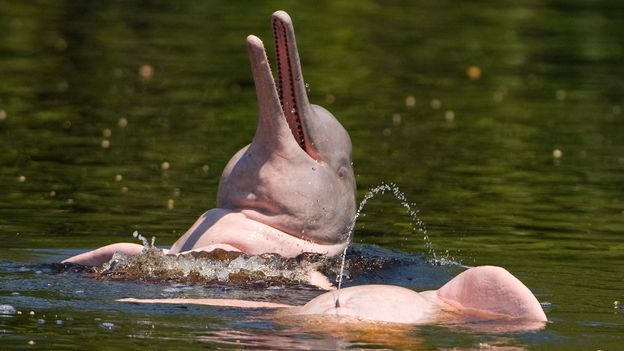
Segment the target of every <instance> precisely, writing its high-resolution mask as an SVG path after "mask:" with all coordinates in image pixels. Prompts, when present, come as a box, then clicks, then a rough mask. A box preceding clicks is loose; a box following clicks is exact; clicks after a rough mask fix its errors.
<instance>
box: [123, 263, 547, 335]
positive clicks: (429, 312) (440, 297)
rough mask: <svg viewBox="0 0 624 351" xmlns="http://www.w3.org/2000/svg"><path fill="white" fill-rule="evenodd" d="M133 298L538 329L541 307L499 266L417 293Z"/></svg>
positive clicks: (385, 290) (394, 289) (376, 288)
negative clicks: (289, 300)
mask: <svg viewBox="0 0 624 351" xmlns="http://www.w3.org/2000/svg"><path fill="white" fill-rule="evenodd" d="M118 301H122V302H135V303H169V304H199V305H211V306H229V307H240V308H277V309H284V311H283V313H282V314H286V315H304V316H338V317H346V318H351V319H355V320H356V321H371V322H388V323H405V324H431V323H439V324H460V323H467V322H470V323H472V322H475V321H501V322H506V323H507V322H512V323H513V326H514V328H515V329H535V328H540V327H542V326H543V325H544V323H545V322H546V321H547V319H546V315H545V314H544V311H543V309H542V306H541V305H540V303H539V302H538V301H537V299H536V298H535V296H534V295H533V294H532V293H531V291H530V290H529V289H528V288H527V287H526V286H525V285H524V284H522V282H521V281H520V280H518V279H517V278H516V277H514V276H513V275H512V274H511V273H509V272H508V271H507V270H505V269H504V268H501V267H495V266H479V267H474V268H470V269H468V270H466V271H464V272H462V273H460V274H459V275H457V276H456V277H455V278H453V279H451V281H449V282H448V283H446V284H445V285H444V286H442V287H441V288H440V289H438V290H429V291H423V292H420V293H417V292H415V291H413V290H410V289H406V288H403V287H399V286H394V285H359V286H352V287H349V288H344V289H341V290H340V291H337V290H334V291H330V292H326V293H324V294H321V295H319V296H317V297H315V298H314V299H312V300H310V301H309V302H308V303H306V304H305V305H303V306H292V305H287V304H281V303H273V302H264V301H248V300H230V299H187V298H173V299H136V298H126V299H121V300H118Z"/></svg>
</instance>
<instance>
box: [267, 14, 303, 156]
mask: <svg viewBox="0 0 624 351" xmlns="http://www.w3.org/2000/svg"><path fill="white" fill-rule="evenodd" d="M273 36H274V38H275V56H276V58H277V76H278V95H279V100H280V104H281V106H282V111H283V112H284V117H286V121H287V122H288V126H289V127H290V131H291V132H292V134H293V138H295V141H296V142H297V143H298V144H299V146H300V147H301V149H303V150H304V151H306V145H305V134H304V131H303V125H302V122H301V116H300V109H299V106H298V104H297V99H296V94H295V79H294V77H293V73H292V64H291V62H290V53H289V47H288V37H287V35H286V28H284V26H283V24H282V23H280V22H279V21H278V20H275V21H273ZM282 51H284V53H283V54H282ZM284 56H285V57H284ZM285 76H286V77H285ZM286 79H287V81H286ZM298 79H299V77H297V80H298ZM286 94H288V96H285V95H286ZM286 99H288V101H287V100H286ZM288 105H291V106H292V108H291V109H288V108H287V106H288Z"/></svg>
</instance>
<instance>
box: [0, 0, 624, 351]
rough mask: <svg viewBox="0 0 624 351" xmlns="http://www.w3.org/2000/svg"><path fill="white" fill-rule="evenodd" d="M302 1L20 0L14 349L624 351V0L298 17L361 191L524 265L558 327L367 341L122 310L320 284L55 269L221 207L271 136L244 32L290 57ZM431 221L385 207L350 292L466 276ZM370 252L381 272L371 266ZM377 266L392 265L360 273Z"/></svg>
mask: <svg viewBox="0 0 624 351" xmlns="http://www.w3.org/2000/svg"><path fill="white" fill-rule="evenodd" d="M279 7H282V6H280V4H279V3H274V4H270V5H267V4H258V5H255V6H250V5H246V6H243V5H240V4H237V3H234V2H194V1H176V2H175V3H173V2H162V3H160V2H140V3H127V2H122V1H110V2H106V3H92V2H83V1H63V2H47V1H42V2H37V3H28V2H15V1H13V2H9V1H1V0H0V8H2V11H1V12H0V23H1V24H0V26H1V27H2V33H3V34H4V35H2V36H1V37H0V76H1V77H2V78H1V83H0V239H1V240H2V245H0V246H1V247H0V305H10V306H12V307H13V308H14V309H15V310H16V313H15V314H10V315H7V316H5V315H2V316H0V332H1V333H2V334H0V335H2V344H3V349H4V348H7V349H17V348H24V347H28V348H33V349H72V348H75V347H76V346H75V345H80V347H81V348H92V349H124V350H134V349H150V348H154V345H158V347H160V348H163V349H171V350H176V349H197V348H218V347H229V348H241V347H242V346H243V345H246V346H248V347H250V348H265V349H293V348H306V347H307V348H312V349H336V348H348V347H369V348H372V347H386V348H400V349H401V348H402V349H418V348H420V349H440V348H448V349H450V348H458V349H469V348H479V347H483V348H484V347H487V346H488V345H490V346H510V347H517V348H521V349H522V348H529V349H545V350H553V349H562V350H569V349H602V350H617V349H619V348H621V345H622V343H623V341H624V340H623V337H622V335H624V310H623V309H622V306H621V301H623V300H624V297H623V296H622V292H623V291H624V270H623V269H622V267H624V245H623V244H622V240H621V238H622V233H623V232H624V200H623V199H624V197H623V196H622V195H623V193H624V191H623V188H622V184H624V158H623V155H624V138H622V135H624V112H623V111H622V109H623V108H624V86H623V84H624V83H623V80H622V79H621V77H624V68H623V67H622V65H621V62H623V61H624V50H623V46H624V43H623V42H622V35H621V28H624V25H623V23H622V22H623V21H624V8H623V7H622V4H621V3H620V2H615V1H594V2H591V3H588V2H580V1H566V2H561V1H546V2H535V1H522V2H519V3H514V4H508V3H500V2H494V1H478V2H447V1H441V2H425V1H415V2H414V1H410V2H408V1H392V2H384V3H377V2H372V1H358V2H357V3H353V4H350V3H342V2H340V3H337V2H314V3H311V4H306V3H301V4H299V3H297V4H294V3H293V4H291V3H288V4H285V5H284V7H283V8H284V9H285V10H287V11H288V12H289V13H290V14H291V16H292V17H293V19H294V22H295V28H296V30H297V38H298V47H299V50H300V54H301V59H302V64H303V72H304V75H305V78H306V83H308V84H310V86H311V87H313V89H311V90H310V100H311V101H312V102H313V103H317V104H321V105H323V106H325V107H327V108H328V109H329V110H330V111H332V113H333V114H334V115H336V116H337V117H338V118H339V120H340V121H341V123H342V124H343V125H344V126H345V128H346V129H347V130H348V131H349V133H350V135H351V138H352V141H353V145H354V149H353V162H354V167H355V172H356V179H357V183H358V200H361V199H363V198H364V197H365V195H366V193H367V191H368V189H370V188H373V187H375V186H377V185H378V184H380V182H382V181H384V182H385V183H386V184H390V183H393V184H396V185H397V186H399V187H400V189H401V190H402V192H403V193H404V194H405V195H406V198H408V199H410V200H412V201H416V202H417V206H414V207H413V210H414V211H418V217H419V218H420V219H421V220H422V221H423V223H425V224H426V229H427V232H426V234H427V235H428V237H429V239H430V241H431V245H432V247H433V248H435V252H436V255H438V258H440V256H442V257H446V255H447V254H446V251H448V257H451V258H453V259H454V260H455V261H457V262H459V263H461V264H463V265H471V266H472V265H481V264H495V265H500V266H503V267H506V268H507V269H508V270H510V271H511V272H512V273H513V274H514V275H516V276H518V277H519V278H520V279H521V280H522V281H523V282H525V283H526V285H527V286H529V287H530V288H531V289H532V291H533V292H534V293H535V294H536V295H537V297H538V299H539V300H540V301H541V302H543V303H544V306H545V307H546V310H547V311H546V312H547V315H548V317H549V319H550V320H551V323H549V324H548V325H547V326H546V327H545V328H544V329H543V330H540V331H535V332H530V333H522V332H519V333H493V332H491V331H490V332H488V331H484V330H467V329H461V328H448V327H437V326H425V327H409V328H392V329H390V328H378V329H374V330H351V329H348V328H344V327H343V328H341V326H339V325H338V326H332V327H330V326H327V325H313V324H308V325H300V324H291V323H283V322H280V320H279V319H276V318H274V316H273V315H271V314H270V313H266V312H263V311H239V310H233V309H226V308H210V307H186V308H184V307H179V306H137V305H132V304H121V303H116V302H114V300H115V299H116V298H123V297H130V296H132V297H145V298H149V297H171V296H189V297H201V296H204V297H219V296H220V297H233V298H254V299H260V300H268V301H289V302H292V303H301V302H304V301H307V300H308V299H310V298H312V297H313V296H315V295H316V294H318V291H315V290H313V289H310V288H309V287H303V286H301V287H299V286H295V287H291V286H289V285H290V284H288V286H287V285H284V284H282V285H284V286H283V287H281V288H280V287H279V286H277V285H275V286H271V287H264V286H263V287H259V288H254V287H253V286H228V285H217V286H206V285H203V284H193V283H191V282H158V283H148V282H138V281H132V280H121V281H117V280H104V279H94V278H93V277H92V275H91V273H89V272H75V271H72V270H68V271H64V270H58V269H57V268H58V267H53V266H50V265H49V264H50V263H51V262H59V261H60V260H61V259H63V258H66V257H68V256H70V255H72V254H75V253H78V252H81V251H84V250H85V249H87V248H93V247H97V246H101V245H105V244H109V243H113V242H121V241H134V239H133V238H132V237H131V233H132V232H134V231H135V230H136V231H138V232H140V233H141V234H143V235H144V236H146V237H148V238H149V237H150V236H157V238H158V240H157V241H158V245H163V246H164V245H170V244H172V243H173V242H174V241H175V240H176V239H177V238H178V237H179V236H180V235H181V233H183V232H184V231H185V230H186V229H187V228H188V227H189V226H190V224H191V223H193V222H194V221H195V219H196V218H197V217H198V216H199V215H201V214H202V213H203V212H204V211H205V210H207V209H209V208H211V207H214V205H215V198H216V189H217V184H218V179H219V175H220V172H221V170H222V169H223V167H224V165H225V163H226V162H227V160H228V159H229V158H230V157H231V155H232V154H233V153H234V152H236V150H238V149H239V148H240V147H242V146H243V145H245V144H247V143H248V142H249V141H250V139H251V137H252V135H253V132H254V129H255V115H256V111H257V106H256V99H255V96H254V90H253V84H252V79H251V74H250V70H249V67H248V59H247V56H246V50H245V45H244V40H245V37H246V36H247V35H248V34H250V33H254V34H258V35H259V36H260V37H262V38H263V39H264V40H265V43H267V44H269V42H270V40H269V38H270V35H271V28H270V19H269V16H270V14H271V13H272V12H273V11H274V10H275V9H277V8H279ZM267 46H268V47H270V45H267ZM269 55H271V53H269ZM413 226H414V224H413V222H412V218H411V217H410V215H409V214H408V213H407V212H406V210H405V208H404V207H402V206H401V205H399V204H397V201H396V200H395V198H394V197H393V195H390V194H388V195H384V196H377V197H375V200H374V201H370V202H369V203H368V205H367V207H366V216H361V217H360V218H359V219H358V223H357V225H356V227H355V232H354V236H353V241H354V244H355V248H354V249H353V250H355V251H354V253H353V254H349V256H348V259H347V269H346V273H345V276H348V277H349V279H347V280H346V282H347V283H348V284H360V283H368V282H387V283H396V284H399V285H402V286H408V287H411V288H414V289H417V290H423V289H430V288H435V287H438V286H440V285H442V284H443V283H444V282H445V281H446V280H448V279H450V277H451V276H453V275H454V274H456V273H457V271H458V270H459V268H458V267H456V266H453V265H451V266H435V265H430V264H428V263H427V261H426V259H423V258H422V257H426V258H430V256H429V253H428V249H427V248H426V247H425V246H424V245H423V236H424V235H423V233H422V232H415V231H414V230H413ZM357 250H362V254H361V256H362V257H363V259H365V262H366V263H365V264H362V265H358V264H357V261H353V263H352V265H351V266H349V258H350V257H355V256H357V255H358V251H357ZM375 250H382V251H375ZM397 250H400V252H397ZM351 255H354V256H351ZM393 255H398V257H395V256H393ZM378 259H379V262H382V264H381V268H375V269H373V270H371V271H367V270H365V269H363V270H359V271H358V270H355V269H354V268H357V267H360V266H366V265H374V263H375V262H378ZM388 260H389V261H388ZM383 262H386V263H383ZM339 266H340V264H339V262H336V266H335V267H339ZM374 267H377V266H374ZM336 269H337V268H336ZM330 273H331V272H330ZM337 275H338V272H337V271H336V272H333V276H337ZM295 285H296V284H295ZM616 301H619V302H620V304H615V302H616ZM7 311H8V309H7ZM30 311H33V312H34V315H30ZM18 312H21V314H18ZM39 319H43V320H45V323H43V324H40V323H38V320H39ZM57 320H60V321H62V323H61V324H57V323H56V321H57ZM103 323H111V324H110V325H114V326H115V327H114V328H112V329H108V328H102V327H101V325H102V324H103ZM107 325H109V324H104V326H107ZM31 342H32V343H31Z"/></svg>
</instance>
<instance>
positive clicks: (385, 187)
mask: <svg viewBox="0 0 624 351" xmlns="http://www.w3.org/2000/svg"><path fill="white" fill-rule="evenodd" d="M387 191H389V192H392V194H393V195H394V197H395V198H396V199H397V200H398V201H399V203H400V204H401V206H403V207H404V208H405V210H406V211H407V214H408V215H409V216H410V218H411V219H412V231H419V232H422V233H423V235H424V237H423V240H424V242H425V247H426V249H427V253H428V254H429V256H431V258H430V261H432V262H435V263H442V261H440V260H438V258H437V257H436V253H435V251H434V250H433V247H432V245H431V241H430V240H429V237H428V236H427V228H426V227H425V224H424V223H423V222H422V221H421V220H420V219H419V218H418V213H417V211H414V210H412V205H410V203H409V202H408V201H407V199H406V198H405V194H403V193H402V192H401V189H399V187H398V186H397V185H396V184H385V183H382V184H381V185H378V186H376V187H373V188H371V189H369V190H368V193H366V195H364V198H363V199H362V200H361V201H360V205H359V206H358V209H357V211H356V212H355V216H354V217H353V222H352V224H351V227H350V229H349V238H348V240H347V241H348V243H349V244H351V242H352V241H353V233H354V230H355V225H356V223H357V220H358V218H360V216H361V215H362V210H363V209H364V207H365V206H366V204H368V201H369V200H371V199H372V198H373V197H374V196H375V195H377V194H381V195H383V194H385V193H386V192H387ZM348 250H349V245H347V246H346V247H345V249H344V251H343V252H342V255H341V261H340V271H339V274H338V279H337V280H338V293H340V288H341V287H342V278H343V276H344V268H345V266H346V259H347V251H348ZM339 296H340V295H339V294H338V295H336V307H338V306H339V305H340V302H339V299H340V298H339Z"/></svg>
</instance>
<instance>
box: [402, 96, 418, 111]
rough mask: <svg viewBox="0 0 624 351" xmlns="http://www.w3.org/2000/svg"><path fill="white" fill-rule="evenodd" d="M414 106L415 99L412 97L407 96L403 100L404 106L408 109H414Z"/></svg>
mask: <svg viewBox="0 0 624 351" xmlns="http://www.w3.org/2000/svg"><path fill="white" fill-rule="evenodd" d="M414 105H416V98H415V97H413V96H411V95H410V96H408V97H406V98H405V106H406V107H408V108H412V107H414Z"/></svg>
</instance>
